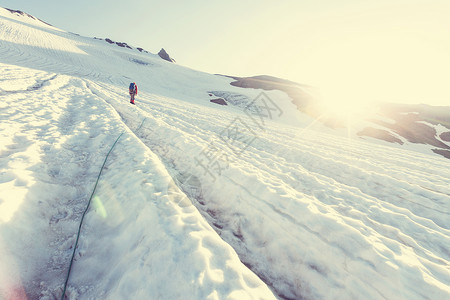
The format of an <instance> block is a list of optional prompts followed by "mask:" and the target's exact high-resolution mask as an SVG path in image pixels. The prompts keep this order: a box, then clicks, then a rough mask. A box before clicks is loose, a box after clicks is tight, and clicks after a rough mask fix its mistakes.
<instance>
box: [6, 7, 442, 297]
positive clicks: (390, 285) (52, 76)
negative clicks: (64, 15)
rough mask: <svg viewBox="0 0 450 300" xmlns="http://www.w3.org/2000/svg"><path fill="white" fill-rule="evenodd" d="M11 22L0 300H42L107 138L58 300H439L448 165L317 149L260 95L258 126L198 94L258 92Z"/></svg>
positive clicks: (289, 107) (394, 153)
mask: <svg viewBox="0 0 450 300" xmlns="http://www.w3.org/2000/svg"><path fill="white" fill-rule="evenodd" d="M28 19H29V18H23V17H20V16H14V15H12V14H10V13H9V12H6V11H4V10H2V9H0V26H1V28H2V30H0V58H1V63H0V68H1V74H2V76H1V78H0V120H1V122H0V191H1V192H0V270H6V272H5V271H2V272H1V273H0V298H7V297H14V296H15V297H20V296H23V294H25V293H26V294H27V296H28V297H29V298H31V299H34V298H41V299H53V298H55V297H56V298H59V296H60V294H61V292H62V284H63V282H64V278H65V277H64V276H65V274H66V272H67V267H68V263H69V260H70V256H71V254H72V250H73V248H71V247H73V244H74V242H75V238H76V236H75V234H76V231H77V228H78V224H79V220H80V218H81V214H82V212H83V210H84V209H85V207H86V204H87V200H88V198H89V195H90V193H91V192H92V188H93V185H94V183H95V180H96V178H97V175H98V172H99V169H100V166H101V164H102V163H103V160H104V158H105V156H106V154H107V152H108V151H109V149H110V147H111V146H112V144H113V142H114V141H115V139H116V138H117V137H118V136H119V134H120V133H121V132H123V131H125V134H124V135H123V136H122V138H121V139H120V140H119V142H118V144H117V145H116V147H115V149H114V150H113V152H112V153H111V156H110V158H109V159H108V162H107V164H106V167H105V169H104V171H103V174H102V177H101V179H100V183H99V186H98V190H97V192H96V194H95V196H94V198H93V202H92V207H91V209H90V211H89V212H88V214H87V216H86V219H85V225H84V226H83V229H82V233H81V239H80V244H79V248H78V249H77V252H76V258H75V263H74V267H73V268H74V269H73V271H72V274H71V279H70V281H69V289H68V294H67V295H68V297H69V299H78V298H80V299H91V298H119V299H120V298H124V299H129V298H166V299H173V298H183V299H191V298H192V299H204V298H210V299H222V298H234V299H243V298H257V299H259V298H274V296H273V294H272V292H273V293H274V294H275V296H277V297H278V298H281V299H336V298H345V299H348V298H354V299H360V298H361V297H363V298H366V299H382V298H388V299H427V298H429V299H446V298H449V295H450V267H449V261H450V257H449V245H450V228H449V224H450V216H449V213H450V188H449V187H450V171H449V170H450V163H449V161H448V160H446V159H444V158H440V157H436V156H431V155H427V154H421V153H418V152H416V151H408V150H405V149H403V148H402V149H397V148H393V147H387V146H385V145H384V144H381V145H377V144H374V143H368V142H364V141H361V140H360V139H350V138H343V136H339V135H333V134H331V130H323V128H322V126H321V125H319V124H317V123H314V124H310V121H311V120H310V119H308V118H307V117H305V116H304V115H302V114H301V113H299V112H297V111H296V110H295V108H294V106H293V104H292V103H290V101H289V99H288V97H287V96H286V95H285V94H283V93H281V92H277V91H269V92H267V95H268V97H270V98H271V99H273V100H275V101H277V104H278V105H279V106H280V108H281V110H282V112H283V114H282V116H281V117H280V118H279V119H274V120H265V122H264V126H258V125H257V124H255V123H254V120H255V119H252V118H249V117H248V116H247V115H246V114H245V113H244V112H243V110H242V107H240V106H231V105H229V106H227V107H221V106H218V105H216V104H211V103H209V96H208V91H223V93H225V94H226V93H230V94H240V95H242V97H241V98H242V99H250V100H252V99H255V98H256V97H257V96H258V95H259V94H260V93H261V91H260V90H252V89H239V88H236V87H231V86H230V85H229V83H230V81H231V79H229V78H225V77H220V76H213V75H210V74H205V73H201V72H197V71H193V70H190V69H188V68H184V67H180V66H178V65H175V64H170V63H168V62H165V61H162V60H161V59H159V58H158V57H157V56H155V55H151V54H140V53H137V52H136V51H133V50H128V49H120V48H118V47H116V46H113V45H109V44H107V43H105V42H104V41H99V40H93V39H89V38H85V37H78V36H76V35H74V34H70V33H67V32H64V31H61V30H58V29H55V28H53V27H48V26H47V25H42V24H41V23H40V22H37V21H35V20H32V19H29V20H28ZM44 40H45V42H44ZM136 60H139V63H136ZM130 81H136V82H137V83H138V86H139V95H138V97H137V99H136V104H137V105H136V106H132V105H130V104H129V103H128V98H127V97H128V95H127V87H128V84H129V82H130ZM260 125H261V124H260ZM209 155H214V156H215V157H214V159H215V161H214V162H213V161H212V160H210V158H211V157H210V156H209ZM216 163H218V164H219V165H220V167H218V166H217V164H216ZM214 231H215V232H214ZM235 251H236V252H235ZM236 253H237V254H238V255H239V257H238V256H237V255H236ZM240 261H242V262H243V263H241V262H240ZM250 270H251V271H250ZM255 274H256V275H257V276H258V277H259V278H258V277H257V276H256V275H255ZM268 286H269V287H270V289H271V290H269V288H268Z"/></svg>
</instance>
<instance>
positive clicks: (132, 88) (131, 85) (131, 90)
mask: <svg viewBox="0 0 450 300" xmlns="http://www.w3.org/2000/svg"><path fill="white" fill-rule="evenodd" d="M128 89H129V90H130V93H134V82H132V83H130V87H129V88H128Z"/></svg>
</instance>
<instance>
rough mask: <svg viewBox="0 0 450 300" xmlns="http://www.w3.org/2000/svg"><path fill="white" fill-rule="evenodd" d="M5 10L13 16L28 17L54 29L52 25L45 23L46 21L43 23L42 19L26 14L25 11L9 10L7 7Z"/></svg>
mask: <svg viewBox="0 0 450 300" xmlns="http://www.w3.org/2000/svg"><path fill="white" fill-rule="evenodd" d="M4 9H6V10H8V11H9V12H10V13H12V14H17V15H22V16H27V17H29V18H31V19H34V20H37V21H39V22H42V23H44V24H47V25H48V26H52V27H53V25H51V24H49V23H47V22H44V21H42V20H41V19H38V18H36V17H33V16H32V15H30V14H27V13H26V12H23V11H20V10H14V9H9V8H6V7H4Z"/></svg>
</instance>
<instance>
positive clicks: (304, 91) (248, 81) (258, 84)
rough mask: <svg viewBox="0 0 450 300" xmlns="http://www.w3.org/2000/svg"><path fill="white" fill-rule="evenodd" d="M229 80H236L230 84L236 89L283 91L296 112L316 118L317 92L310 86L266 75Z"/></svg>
mask: <svg viewBox="0 0 450 300" xmlns="http://www.w3.org/2000/svg"><path fill="white" fill-rule="evenodd" d="M227 77H230V76H227ZM230 78H233V79H235V80H236V81H233V82H231V83H230V84H231V85H233V86H237V87H242V88H253V89H263V90H280V91H283V92H285V93H286V94H288V96H289V97H290V98H291V99H292V102H293V103H294V104H295V105H296V106H297V108H298V110H300V111H301V112H304V113H307V114H308V115H311V116H313V117H317V116H318V112H317V109H316V108H315V107H316V104H317V102H318V90H317V89H316V88H314V87H312V86H309V85H306V84H299V83H296V82H293V81H289V80H286V79H281V78H277V77H273V76H267V75H259V76H253V77H230Z"/></svg>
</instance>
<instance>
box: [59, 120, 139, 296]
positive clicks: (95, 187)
mask: <svg viewBox="0 0 450 300" xmlns="http://www.w3.org/2000/svg"><path fill="white" fill-rule="evenodd" d="M146 119H147V118H144V120H142V123H141V125H140V126H139V127H138V129H136V131H135V133H136V132H137V131H139V129H141V127H142V125H144V122H145V120H146ZM123 134H124V132H122V133H121V134H120V135H119V137H118V138H117V139H116V141H115V142H114V144H113V145H112V146H111V149H109V151H108V154H107V155H106V157H105V161H104V162H103V165H102V167H101V168H100V172H99V173H98V176H97V181H96V182H95V185H94V189H93V190H92V194H91V197H90V198H89V201H88V204H87V206H86V209H85V210H84V212H83V215H82V216H81V221H80V225H79V226H78V233H77V239H76V241H75V246H74V247H73V253H72V258H71V259H70V265H69V270H68V272H67V276H66V281H65V282H64V290H63V293H62V295H61V300H63V299H64V296H65V294H66V289H67V283H68V282H69V277H70V271H71V270H72V264H73V259H74V257H75V251H76V249H77V246H78V240H79V239H80V232H81V226H82V225H83V220H84V216H85V215H86V213H87V211H88V210H89V206H90V205H91V201H92V197H93V196H94V194H95V190H96V189H97V185H98V181H99V180H100V176H101V175H102V171H103V168H104V167H105V164H106V160H107V159H108V157H109V154H110V153H111V151H112V150H113V149H114V147H115V146H116V144H117V142H118V141H119V139H120V137H121V136H122V135H123Z"/></svg>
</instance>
